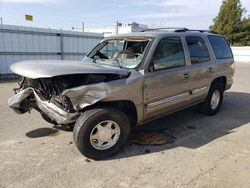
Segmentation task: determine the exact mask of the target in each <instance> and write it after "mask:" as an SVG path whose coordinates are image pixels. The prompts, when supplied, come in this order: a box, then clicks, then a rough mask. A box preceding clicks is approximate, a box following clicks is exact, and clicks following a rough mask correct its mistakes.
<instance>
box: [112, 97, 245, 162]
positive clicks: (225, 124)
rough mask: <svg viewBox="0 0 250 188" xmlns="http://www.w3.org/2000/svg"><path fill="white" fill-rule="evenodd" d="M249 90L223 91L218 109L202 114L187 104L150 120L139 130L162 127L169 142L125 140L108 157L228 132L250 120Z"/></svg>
mask: <svg viewBox="0 0 250 188" xmlns="http://www.w3.org/2000/svg"><path fill="white" fill-rule="evenodd" d="M249 106H250V93H242V92H226V93H225V94H224V101H223V105H222V109H221V111H220V112H219V113H218V114H217V115H215V116H204V115H202V114H200V113H199V112H198V111H197V110H196V108H194V107H193V108H189V109H186V110H183V111H180V112H176V113H174V114H171V115H169V116H166V117H163V118H160V119H158V120H155V121H152V122H150V123H147V124H145V125H143V126H141V127H140V131H153V132H157V131H163V132H167V133H168V134H170V135H172V137H175V141H174V142H173V143H170V144H165V145H160V146H150V145H135V144H133V143H132V144H131V143H130V144H127V145H126V147H125V148H124V149H123V151H122V152H120V153H119V154H118V155H116V156H114V157H112V158H110V159H108V160H112V159H119V158H128V157H132V156H138V155H144V154H146V153H153V152H162V151H164V150H169V149H172V148H176V147H187V148H190V149H197V148H199V147H202V146H204V145H206V144H208V143H210V142H211V141H213V140H215V139H218V138H220V137H223V136H225V135H228V134H231V133H233V132H235V131H237V130H236V128H238V127H240V126H243V125H245V124H247V123H249V122H250V108H249Z"/></svg>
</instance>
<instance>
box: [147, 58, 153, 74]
mask: <svg viewBox="0 0 250 188" xmlns="http://www.w3.org/2000/svg"><path fill="white" fill-rule="evenodd" d="M154 70H155V67H154V60H153V59H152V60H151V62H150V65H149V67H148V72H154Z"/></svg>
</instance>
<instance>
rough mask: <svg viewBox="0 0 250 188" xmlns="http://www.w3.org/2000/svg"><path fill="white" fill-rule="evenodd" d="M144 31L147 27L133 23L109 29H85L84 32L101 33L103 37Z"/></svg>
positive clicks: (117, 25) (116, 25)
mask: <svg viewBox="0 0 250 188" xmlns="http://www.w3.org/2000/svg"><path fill="white" fill-rule="evenodd" d="M144 29H149V28H148V26H147V25H144V24H138V23H136V22H133V23H131V24H122V23H118V22H117V23H116V24H114V26H111V27H86V28H84V31H86V32H94V33H102V34H104V36H105V37H107V36H110V35H115V34H122V33H131V32H139V31H142V30H144Z"/></svg>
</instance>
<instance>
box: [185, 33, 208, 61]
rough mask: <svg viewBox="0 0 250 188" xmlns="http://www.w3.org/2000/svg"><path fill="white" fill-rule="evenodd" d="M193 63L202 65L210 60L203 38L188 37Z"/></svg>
mask: <svg viewBox="0 0 250 188" xmlns="http://www.w3.org/2000/svg"><path fill="white" fill-rule="evenodd" d="M186 41H187V45H188V50H189V53H190V58H191V63H192V64H196V63H202V62H206V61H209V60H210V57H209V52H208V49H207V46H206V43H205V41H204V40H203V39H202V38H201V37H195V36H193V37H186Z"/></svg>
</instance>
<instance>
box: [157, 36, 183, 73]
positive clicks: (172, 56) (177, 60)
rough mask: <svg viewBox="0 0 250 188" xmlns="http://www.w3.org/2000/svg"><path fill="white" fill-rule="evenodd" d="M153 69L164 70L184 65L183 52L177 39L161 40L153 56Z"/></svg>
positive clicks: (179, 40)
mask: <svg viewBox="0 0 250 188" xmlns="http://www.w3.org/2000/svg"><path fill="white" fill-rule="evenodd" d="M153 60H154V69H156V70H157V69H166V68H173V67H179V66H184V65H186V63H185V56H184V51H183V47H182V43H181V39H180V38H179V37H168V38H164V39H162V40H161V41H160V42H159V44H158V46H157V48H156V50H155V53H154V56H153Z"/></svg>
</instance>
